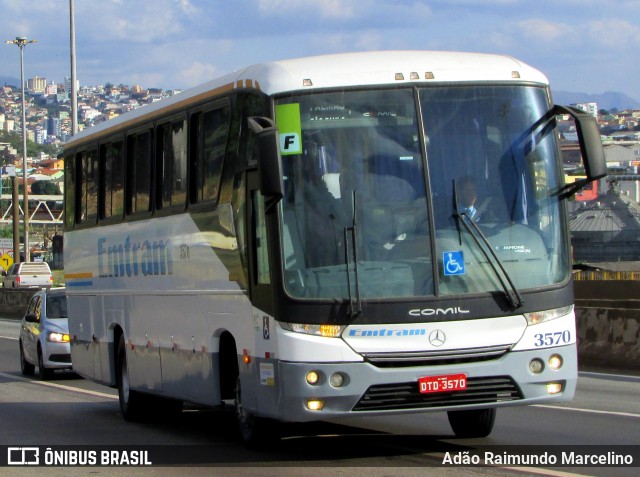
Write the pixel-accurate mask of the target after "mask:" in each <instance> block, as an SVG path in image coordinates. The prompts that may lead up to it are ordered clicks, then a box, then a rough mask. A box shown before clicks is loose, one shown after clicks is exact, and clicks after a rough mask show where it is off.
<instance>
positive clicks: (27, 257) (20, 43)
mask: <svg viewBox="0 0 640 477" xmlns="http://www.w3.org/2000/svg"><path fill="white" fill-rule="evenodd" d="M36 41H38V40H27V39H26V38H25V37H23V36H17V37H16V39H15V40H7V41H6V43H7V44H10V45H11V44H13V45H16V46H17V47H18V48H20V81H21V82H22V180H23V183H24V184H23V186H24V189H23V195H22V197H23V202H24V205H23V209H24V210H23V213H24V216H23V218H24V261H25V262H29V261H31V252H30V247H29V191H28V188H29V184H28V181H27V110H26V105H25V97H24V47H25V46H26V45H28V44H29V43H35V42H36ZM14 259H15V257H14ZM19 259H20V257H18V260H19Z"/></svg>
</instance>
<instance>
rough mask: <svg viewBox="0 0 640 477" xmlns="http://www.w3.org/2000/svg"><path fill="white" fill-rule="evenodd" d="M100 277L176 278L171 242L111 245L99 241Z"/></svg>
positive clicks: (128, 240) (148, 241) (155, 241)
mask: <svg viewBox="0 0 640 477" xmlns="http://www.w3.org/2000/svg"><path fill="white" fill-rule="evenodd" d="M98 274H99V276H101V277H125V276H126V277H137V276H139V275H140V274H142V275H144V276H150V275H173V252H172V247H171V241H170V240H154V241H150V240H143V241H140V242H132V241H131V238H130V237H127V238H126V239H125V241H124V243H114V244H110V243H108V242H107V239H106V238H104V237H101V238H99V239H98Z"/></svg>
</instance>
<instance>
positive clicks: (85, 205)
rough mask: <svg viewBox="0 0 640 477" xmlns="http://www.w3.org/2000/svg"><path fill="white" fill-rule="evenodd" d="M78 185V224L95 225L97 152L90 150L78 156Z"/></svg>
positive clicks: (96, 208) (96, 212) (96, 215)
mask: <svg viewBox="0 0 640 477" xmlns="http://www.w3.org/2000/svg"><path fill="white" fill-rule="evenodd" d="M78 159H79V161H80V163H79V166H80V177H79V179H80V181H79V182H80V183H79V184H78V191H79V195H80V196H79V197H78V204H79V206H80V207H79V209H78V210H77V212H78V213H79V214H78V217H77V222H79V223H95V221H96V219H97V217H98V151H97V150H95V149H90V150H88V151H84V152H82V153H81V154H79V155H78Z"/></svg>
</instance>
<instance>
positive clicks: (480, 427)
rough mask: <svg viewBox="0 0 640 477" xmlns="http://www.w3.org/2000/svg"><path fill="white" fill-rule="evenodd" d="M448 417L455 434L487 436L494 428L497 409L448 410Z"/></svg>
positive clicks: (461, 436) (461, 435) (458, 435)
mask: <svg viewBox="0 0 640 477" xmlns="http://www.w3.org/2000/svg"><path fill="white" fill-rule="evenodd" d="M447 417H448V418H449V424H450V425H451V429H453V432H454V434H455V435H456V437H458V438H474V437H487V436H488V435H489V434H491V431H492V430H493V424H494V423H495V420H496V409H495V408H494V407H491V408H488V409H470V410H464V411H448V412H447Z"/></svg>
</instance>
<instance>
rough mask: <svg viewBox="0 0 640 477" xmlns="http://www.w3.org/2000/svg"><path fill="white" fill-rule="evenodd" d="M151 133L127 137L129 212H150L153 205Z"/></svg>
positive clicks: (127, 200) (127, 201) (127, 202)
mask: <svg viewBox="0 0 640 477" xmlns="http://www.w3.org/2000/svg"><path fill="white" fill-rule="evenodd" d="M150 136H151V135H150V134H149V133H148V132H144V133H139V134H135V135H131V136H129V137H128V138H127V199H126V204H127V213H128V214H135V213H136V212H148V211H149V210H151V209H150V207H151V200H150V198H151V137H150Z"/></svg>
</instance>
